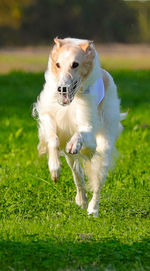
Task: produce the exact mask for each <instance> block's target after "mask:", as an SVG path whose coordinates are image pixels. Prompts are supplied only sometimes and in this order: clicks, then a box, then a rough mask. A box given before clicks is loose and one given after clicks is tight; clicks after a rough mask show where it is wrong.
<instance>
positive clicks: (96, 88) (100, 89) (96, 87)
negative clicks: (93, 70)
mask: <svg viewBox="0 0 150 271" xmlns="http://www.w3.org/2000/svg"><path fill="white" fill-rule="evenodd" d="M89 93H90V94H91V96H94V98H95V100H96V105H97V106H98V105H99V104H100V103H101V101H102V100H103V98H104V96H105V89H104V82H103V79H102V78H101V77H100V78H98V80H97V81H96V82H95V83H94V84H93V85H92V86H90V87H89Z"/></svg>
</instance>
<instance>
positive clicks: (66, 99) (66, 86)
mask: <svg viewBox="0 0 150 271" xmlns="http://www.w3.org/2000/svg"><path fill="white" fill-rule="evenodd" d="M54 42H55V46H54V48H53V50H52V53H51V69H52V72H53V74H54V76H55V78H56V81H57V95H58V102H59V103H60V104H61V105H68V104H70V103H71V102H72V100H73V99H74V96H75V94H76V93H77V91H78V90H79V89H80V88H81V85H82V83H83V82H84V80H85V79H86V78H87V77H88V76H89V74H90V73H91V71H92V68H93V60H94V56H95V50H94V46H93V44H92V43H93V42H92V41H89V40H80V39H71V38H68V39H57V38H56V39H54Z"/></svg>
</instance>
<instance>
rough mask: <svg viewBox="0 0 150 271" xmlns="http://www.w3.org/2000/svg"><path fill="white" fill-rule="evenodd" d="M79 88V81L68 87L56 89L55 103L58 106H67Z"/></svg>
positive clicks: (63, 86)
mask: <svg viewBox="0 0 150 271" xmlns="http://www.w3.org/2000/svg"><path fill="white" fill-rule="evenodd" d="M79 86H80V81H74V82H73V83H72V84H70V85H62V86H59V87H58V88H57V101H58V103H59V104H60V105H62V106H65V105H69V104H70V103H71V102H72V101H73V99H74V96H75V94H76V92H77V90H78V88H79Z"/></svg>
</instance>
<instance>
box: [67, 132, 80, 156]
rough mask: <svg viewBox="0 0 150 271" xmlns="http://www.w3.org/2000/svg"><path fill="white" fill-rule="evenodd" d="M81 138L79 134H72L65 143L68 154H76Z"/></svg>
mask: <svg viewBox="0 0 150 271" xmlns="http://www.w3.org/2000/svg"><path fill="white" fill-rule="evenodd" d="M82 144H83V143H82V138H81V136H80V135H74V136H73V137H72V138H71V140H70V141H69V142H68V143H67V146H66V152H67V153H70V154H77V153H78V152H79V151H80V150H81V148H82Z"/></svg>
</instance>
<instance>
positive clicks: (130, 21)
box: [0, 0, 150, 46]
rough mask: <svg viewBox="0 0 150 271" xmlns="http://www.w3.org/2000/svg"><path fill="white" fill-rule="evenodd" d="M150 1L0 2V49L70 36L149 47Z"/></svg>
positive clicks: (9, 0)
mask: <svg viewBox="0 0 150 271" xmlns="http://www.w3.org/2000/svg"><path fill="white" fill-rule="evenodd" d="M149 28H150V1H142V0H141V1H125V0H115V1H114V0H71V1H70V0H0V46H4V45H29V44H30V45H37V44H47V43H49V42H50V41H51V40H52V38H53V37H55V36H60V37H66V36H71V37H72V36H73V37H79V38H89V39H93V40H95V41H97V42H101V43H102V42H105V43H106V42H119V43H120V42H121V43H149V42H150V31H149Z"/></svg>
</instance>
